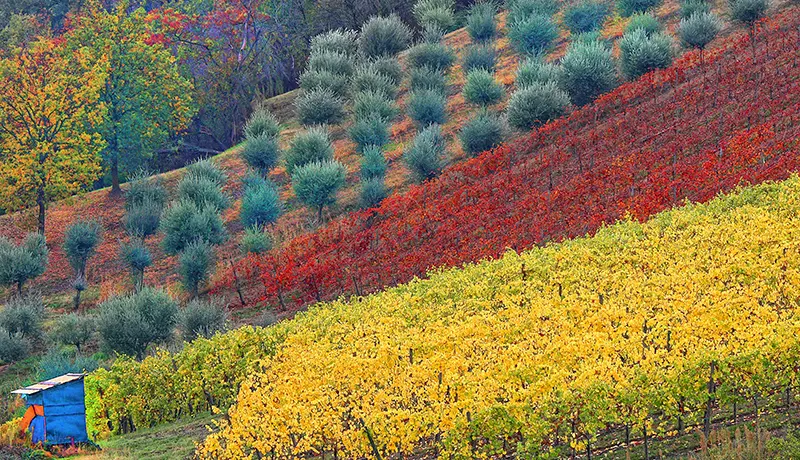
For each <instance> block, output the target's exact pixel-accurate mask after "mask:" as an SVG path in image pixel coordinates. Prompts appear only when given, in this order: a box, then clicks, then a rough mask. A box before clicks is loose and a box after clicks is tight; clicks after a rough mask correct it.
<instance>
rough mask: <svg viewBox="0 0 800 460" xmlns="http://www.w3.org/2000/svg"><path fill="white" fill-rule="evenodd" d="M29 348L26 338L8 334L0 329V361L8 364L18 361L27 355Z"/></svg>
mask: <svg viewBox="0 0 800 460" xmlns="http://www.w3.org/2000/svg"><path fill="white" fill-rule="evenodd" d="M29 350H30V343H29V342H28V339H26V338H23V337H17V336H12V335H9V334H8V332H7V331H4V330H2V329H0V362H3V363H6V364H9V363H13V362H15V361H19V360H21V359H23V358H25V357H26V356H28V352H29Z"/></svg>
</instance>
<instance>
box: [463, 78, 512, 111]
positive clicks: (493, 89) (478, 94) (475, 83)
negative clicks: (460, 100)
mask: <svg viewBox="0 0 800 460" xmlns="http://www.w3.org/2000/svg"><path fill="white" fill-rule="evenodd" d="M462 92H463V94H464V100H466V101H467V102H469V103H471V104H477V105H481V106H488V105H492V104H496V103H497V102H499V101H500V99H502V98H503V95H504V94H505V91H504V90H503V87H502V86H501V85H500V84H499V83H498V82H497V81H496V80H495V79H494V75H492V74H491V73H489V72H488V71H486V70H483V69H477V70H473V71H471V72H470V73H468V74H467V82H466V83H464V88H463V90H462Z"/></svg>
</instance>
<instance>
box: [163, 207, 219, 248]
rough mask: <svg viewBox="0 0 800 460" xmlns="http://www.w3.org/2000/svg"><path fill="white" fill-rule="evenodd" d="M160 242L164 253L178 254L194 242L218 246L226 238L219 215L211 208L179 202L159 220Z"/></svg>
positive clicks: (168, 209)
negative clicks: (162, 235) (161, 234)
mask: <svg viewBox="0 0 800 460" xmlns="http://www.w3.org/2000/svg"><path fill="white" fill-rule="evenodd" d="M161 231H163V232H164V239H163V240H162V242H161V245H162V247H163V248H164V252H166V253H167V254H171V255H174V254H178V253H179V252H181V251H183V249H184V248H185V247H186V246H187V245H189V243H192V242H194V241H198V240H204V241H207V242H209V243H211V244H220V243H222V242H223V241H225V238H226V237H227V235H226V232H225V225H224V224H223V223H222V218H221V217H220V215H219V213H217V211H216V210H215V209H214V208H213V207H211V206H204V207H198V206H197V205H196V204H194V203H192V202H191V201H185V200H179V201H176V202H175V203H173V204H171V205H170V206H169V207H168V208H167V209H166V210H165V211H164V216H163V218H162V219H161Z"/></svg>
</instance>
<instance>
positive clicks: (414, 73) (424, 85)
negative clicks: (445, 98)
mask: <svg viewBox="0 0 800 460" xmlns="http://www.w3.org/2000/svg"><path fill="white" fill-rule="evenodd" d="M446 89H447V81H446V80H445V76H444V74H442V73H441V72H436V71H435V70H431V69H428V68H424V67H423V68H421V69H412V70H411V91H412V92H416V91H426V90H429V91H435V92H437V93H439V94H444V93H445V91H446Z"/></svg>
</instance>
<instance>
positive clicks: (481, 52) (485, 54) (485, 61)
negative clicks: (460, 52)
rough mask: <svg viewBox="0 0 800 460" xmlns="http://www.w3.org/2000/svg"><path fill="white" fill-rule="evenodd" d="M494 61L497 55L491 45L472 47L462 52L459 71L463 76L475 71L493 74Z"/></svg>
mask: <svg viewBox="0 0 800 460" xmlns="http://www.w3.org/2000/svg"><path fill="white" fill-rule="evenodd" d="M496 61H497V54H496V53H495V50H494V46H492V45H491V44H489V45H472V46H469V47H467V49H466V50H465V51H464V57H463V58H462V61H461V70H462V71H463V72H464V73H465V74H467V73H469V72H470V71H471V70H475V69H484V70H488V71H489V72H493V71H494V66H495V62H496Z"/></svg>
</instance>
